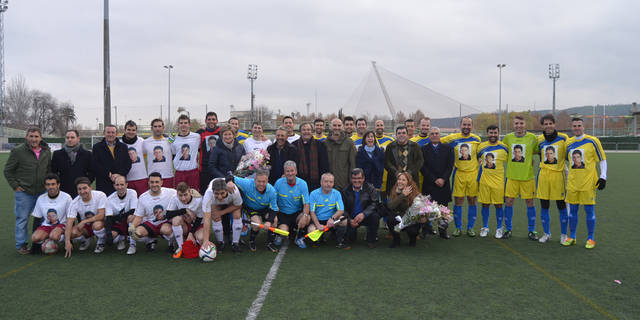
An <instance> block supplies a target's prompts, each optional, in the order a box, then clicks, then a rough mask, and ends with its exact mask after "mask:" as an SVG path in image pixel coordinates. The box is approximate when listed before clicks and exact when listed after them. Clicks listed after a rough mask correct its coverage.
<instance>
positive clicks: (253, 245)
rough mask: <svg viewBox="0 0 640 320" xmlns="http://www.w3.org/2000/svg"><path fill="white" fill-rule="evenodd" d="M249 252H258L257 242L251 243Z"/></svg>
mask: <svg viewBox="0 0 640 320" xmlns="http://www.w3.org/2000/svg"><path fill="white" fill-rule="evenodd" d="M249 250H251V252H256V242H255V241H249Z"/></svg>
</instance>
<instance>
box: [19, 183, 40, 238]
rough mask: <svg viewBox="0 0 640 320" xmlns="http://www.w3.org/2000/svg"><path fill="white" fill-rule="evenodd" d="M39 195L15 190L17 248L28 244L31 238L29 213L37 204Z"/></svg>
mask: <svg viewBox="0 0 640 320" xmlns="http://www.w3.org/2000/svg"><path fill="white" fill-rule="evenodd" d="M38 196H39V195H32V194H28V193H26V192H15V203H16V206H15V214H16V249H20V247H22V246H26V245H27V242H28V240H29V232H28V231H27V226H28V224H29V215H31V212H33V208H34V207H35V206H36V200H38Z"/></svg>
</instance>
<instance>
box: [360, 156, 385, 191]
mask: <svg viewBox="0 0 640 320" xmlns="http://www.w3.org/2000/svg"><path fill="white" fill-rule="evenodd" d="M356 167H357V168H360V169H362V170H363V171H364V181H365V182H368V183H371V184H372V185H373V186H374V187H376V188H377V189H380V188H381V187H382V174H383V173H384V151H383V150H382V148H380V147H379V146H377V145H376V146H375V149H374V150H373V157H369V155H368V154H367V151H365V150H364V145H361V146H360V147H358V153H357V154H356Z"/></svg>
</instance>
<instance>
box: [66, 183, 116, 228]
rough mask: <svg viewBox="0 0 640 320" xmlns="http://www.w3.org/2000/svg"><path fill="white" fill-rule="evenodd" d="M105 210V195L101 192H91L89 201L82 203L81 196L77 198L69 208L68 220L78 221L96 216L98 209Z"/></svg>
mask: <svg viewBox="0 0 640 320" xmlns="http://www.w3.org/2000/svg"><path fill="white" fill-rule="evenodd" d="M106 208H107V195H105V194H104V192H102V191H98V190H91V200H89V202H84V201H83V200H82V197H81V196H79V195H78V196H77V197H76V198H75V199H73V201H72V202H71V205H70V206H69V212H67V219H68V218H78V219H79V220H80V221H82V220H85V219H88V218H91V217H93V216H95V215H97V214H98V210H99V209H105V210H106Z"/></svg>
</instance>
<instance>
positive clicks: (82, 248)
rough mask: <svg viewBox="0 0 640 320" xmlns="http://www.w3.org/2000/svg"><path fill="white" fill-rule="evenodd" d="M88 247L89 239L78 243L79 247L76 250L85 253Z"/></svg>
mask: <svg viewBox="0 0 640 320" xmlns="http://www.w3.org/2000/svg"><path fill="white" fill-rule="evenodd" d="M89 245H91V239H84V240H82V242H80V246H79V247H78V250H80V251H85V250H87V249H89Z"/></svg>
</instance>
